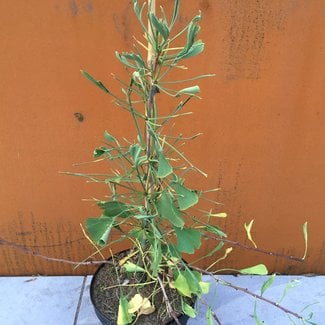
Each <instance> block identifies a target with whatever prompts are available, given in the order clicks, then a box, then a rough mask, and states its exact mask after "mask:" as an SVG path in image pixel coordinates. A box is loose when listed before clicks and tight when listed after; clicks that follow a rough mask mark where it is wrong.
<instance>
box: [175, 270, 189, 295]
mask: <svg viewBox="0 0 325 325" xmlns="http://www.w3.org/2000/svg"><path fill="white" fill-rule="evenodd" d="M174 286H175V288H176V289H177V291H178V292H179V293H180V294H182V295H184V296H186V297H191V289H190V286H189V284H188V283H187V280H186V278H185V276H184V275H183V274H182V273H179V274H178V276H177V279H176V280H175V282H174Z"/></svg>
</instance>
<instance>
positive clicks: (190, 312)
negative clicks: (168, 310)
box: [181, 299, 197, 318]
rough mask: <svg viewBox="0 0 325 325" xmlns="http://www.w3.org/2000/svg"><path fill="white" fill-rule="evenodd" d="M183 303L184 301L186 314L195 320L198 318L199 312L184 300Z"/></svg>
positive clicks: (183, 308)
mask: <svg viewBox="0 0 325 325" xmlns="http://www.w3.org/2000/svg"><path fill="white" fill-rule="evenodd" d="M181 301H182V310H183V312H184V314H185V315H187V316H189V317H191V318H195V317H196V316H197V311H196V310H195V309H194V308H193V307H192V306H190V305H189V304H187V303H186V302H185V301H184V299H182V300H181Z"/></svg>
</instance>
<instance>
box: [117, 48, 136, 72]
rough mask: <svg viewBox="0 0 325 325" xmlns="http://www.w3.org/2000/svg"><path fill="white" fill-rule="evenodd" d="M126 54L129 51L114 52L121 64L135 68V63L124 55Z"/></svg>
mask: <svg viewBox="0 0 325 325" xmlns="http://www.w3.org/2000/svg"><path fill="white" fill-rule="evenodd" d="M128 54H129V53H119V52H117V51H116V52H115V56H116V57H117V58H118V59H119V60H120V62H121V63H122V64H124V65H125V66H127V67H130V68H132V69H137V65H134V64H132V63H130V62H129V61H128V60H127V58H126V55H128Z"/></svg>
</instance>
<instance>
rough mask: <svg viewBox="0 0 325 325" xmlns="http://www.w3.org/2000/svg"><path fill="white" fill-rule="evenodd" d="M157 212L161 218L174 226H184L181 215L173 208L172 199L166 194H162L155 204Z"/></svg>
mask: <svg viewBox="0 0 325 325" xmlns="http://www.w3.org/2000/svg"><path fill="white" fill-rule="evenodd" d="M157 210H158V212H159V213H160V215H161V216H162V217H163V218H165V219H168V220H169V221H170V222H171V224H173V225H174V226H176V227H180V228H182V227H183V226H184V220H183V219H182V214H181V212H180V211H179V210H178V209H177V207H176V206H175V204H174V202H173V198H172V197H171V195H170V194H169V193H168V192H166V191H164V192H162V194H161V196H160V198H159V200H158V202H157Z"/></svg>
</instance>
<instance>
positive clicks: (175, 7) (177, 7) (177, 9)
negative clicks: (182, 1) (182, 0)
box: [169, 0, 179, 30]
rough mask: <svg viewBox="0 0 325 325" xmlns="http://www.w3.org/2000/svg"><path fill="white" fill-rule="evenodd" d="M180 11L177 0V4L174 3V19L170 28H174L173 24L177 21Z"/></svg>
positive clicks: (177, 0) (176, 0)
mask: <svg viewBox="0 0 325 325" xmlns="http://www.w3.org/2000/svg"><path fill="white" fill-rule="evenodd" d="M178 13H179V0H175V5H174V11H173V18H172V21H171V23H170V26H169V29H170V30H171V29H172V28H173V26H174V25H175V23H176V20H177V17H178Z"/></svg>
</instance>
